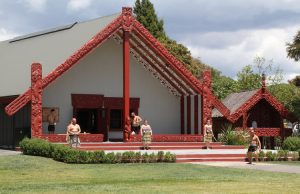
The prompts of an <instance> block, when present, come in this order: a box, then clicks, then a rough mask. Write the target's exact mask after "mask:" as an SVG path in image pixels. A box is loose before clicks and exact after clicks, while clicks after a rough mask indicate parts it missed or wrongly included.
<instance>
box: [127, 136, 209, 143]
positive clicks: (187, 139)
mask: <svg viewBox="0 0 300 194" xmlns="http://www.w3.org/2000/svg"><path fill="white" fill-rule="evenodd" d="M141 141H142V139H141V135H131V136H130V140H129V142H141ZM152 142H203V136H202V135H181V134H156V135H152Z"/></svg>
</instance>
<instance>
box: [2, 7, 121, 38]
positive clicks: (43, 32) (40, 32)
mask: <svg viewBox="0 0 300 194" xmlns="http://www.w3.org/2000/svg"><path fill="white" fill-rule="evenodd" d="M117 15H120V12H119V13H115V14H110V15H106V16H100V17H97V18H92V19H88V20H84V21H79V22H78V21H75V22H73V23H70V24H65V25H58V26H56V27H49V28H46V29H44V30H37V31H35V32H32V33H28V34H24V35H19V36H16V37H14V38H11V39H8V40H3V42H5V41H7V42H9V43H13V42H17V41H21V40H25V39H29V38H35V37H38V36H43V35H46V34H51V33H56V32H60V31H64V30H69V29H71V28H73V27H74V26H75V25H77V24H83V23H87V22H92V21H95V20H99V19H104V18H108V17H112V16H117Z"/></svg>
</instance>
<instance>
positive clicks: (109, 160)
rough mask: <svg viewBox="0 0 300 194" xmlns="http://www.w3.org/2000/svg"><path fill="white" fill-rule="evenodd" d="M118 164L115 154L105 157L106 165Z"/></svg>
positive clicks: (108, 154)
mask: <svg viewBox="0 0 300 194" xmlns="http://www.w3.org/2000/svg"><path fill="white" fill-rule="evenodd" d="M116 162H117V159H116V156H115V153H113V152H110V153H107V154H106V155H105V157H104V163H107V164H115V163H116Z"/></svg>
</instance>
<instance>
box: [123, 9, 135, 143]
mask: <svg viewBox="0 0 300 194" xmlns="http://www.w3.org/2000/svg"><path fill="white" fill-rule="evenodd" d="M122 16H123V23H122V28H123V141H127V138H126V137H127V134H126V130H125V129H126V120H127V118H128V117H129V110H130V107H129V98H130V97H129V96H130V94H129V91H130V89H129V84H130V80H129V78H130V75H129V72H130V44H129V37H130V31H131V29H132V17H133V16H132V9H131V8H128V7H124V8H123V9H122Z"/></svg>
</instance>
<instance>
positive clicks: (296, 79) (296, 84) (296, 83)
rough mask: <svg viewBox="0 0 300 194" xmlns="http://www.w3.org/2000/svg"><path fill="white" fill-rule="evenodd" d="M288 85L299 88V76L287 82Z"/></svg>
mask: <svg viewBox="0 0 300 194" xmlns="http://www.w3.org/2000/svg"><path fill="white" fill-rule="evenodd" d="M289 83H290V84H294V85H295V86H297V87H300V75H297V76H296V77H295V78H294V79H292V80H289Z"/></svg>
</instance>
